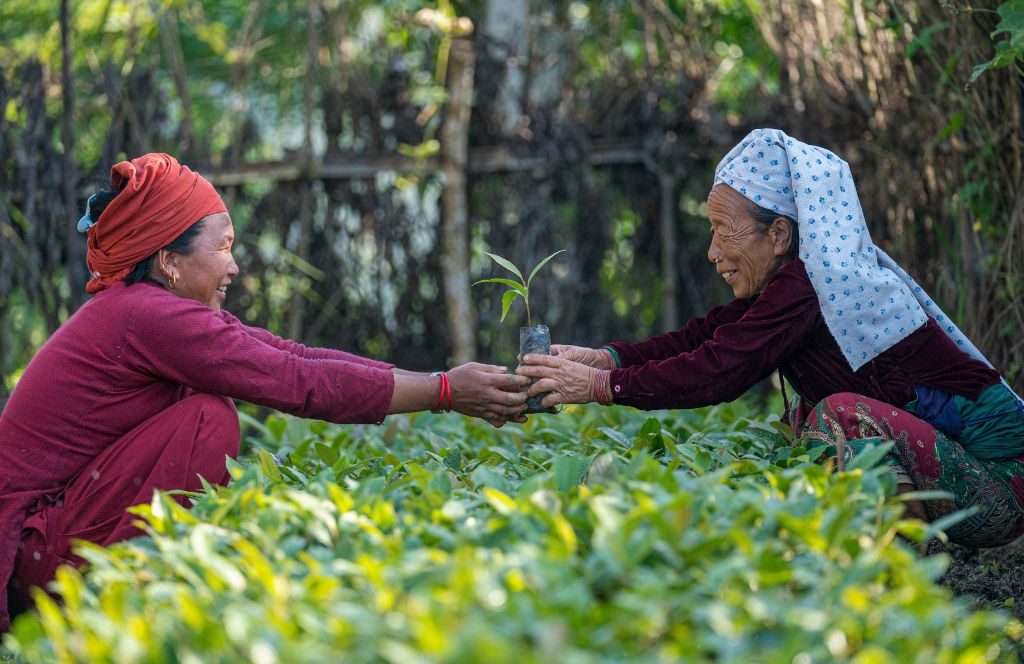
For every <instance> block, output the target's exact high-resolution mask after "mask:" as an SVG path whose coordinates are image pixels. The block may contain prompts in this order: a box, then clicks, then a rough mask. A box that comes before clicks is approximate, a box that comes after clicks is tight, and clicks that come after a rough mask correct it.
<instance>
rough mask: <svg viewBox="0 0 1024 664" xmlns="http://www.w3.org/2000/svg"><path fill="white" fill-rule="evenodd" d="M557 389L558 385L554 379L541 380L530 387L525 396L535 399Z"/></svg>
mask: <svg viewBox="0 0 1024 664" xmlns="http://www.w3.org/2000/svg"><path fill="white" fill-rule="evenodd" d="M557 389H558V383H557V381H555V379H554V378H541V379H540V380H538V381H537V382H536V383H534V384H533V385H531V386H530V389H529V390H527V392H526V394H528V395H530V396H531V397H535V396H537V395H538V394H544V393H545V392H554V391H555V390H557Z"/></svg>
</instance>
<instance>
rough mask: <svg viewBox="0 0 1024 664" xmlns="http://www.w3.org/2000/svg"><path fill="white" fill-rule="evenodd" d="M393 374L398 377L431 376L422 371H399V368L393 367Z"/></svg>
mask: <svg viewBox="0 0 1024 664" xmlns="http://www.w3.org/2000/svg"><path fill="white" fill-rule="evenodd" d="M391 373H393V374H395V375H396V376H429V375H430V374H428V373H423V372H422V371H408V370H407V369H399V368H398V367H391Z"/></svg>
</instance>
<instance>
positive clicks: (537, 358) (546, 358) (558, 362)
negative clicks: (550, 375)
mask: <svg viewBox="0 0 1024 664" xmlns="http://www.w3.org/2000/svg"><path fill="white" fill-rule="evenodd" d="M523 362H524V363H525V364H535V365H540V366H544V367H561V366H564V365H565V364H566V363H567V362H569V360H565V359H562V358H560V357H554V356H553V355H538V354H536V353H531V354H530V355H526V356H525V357H523Z"/></svg>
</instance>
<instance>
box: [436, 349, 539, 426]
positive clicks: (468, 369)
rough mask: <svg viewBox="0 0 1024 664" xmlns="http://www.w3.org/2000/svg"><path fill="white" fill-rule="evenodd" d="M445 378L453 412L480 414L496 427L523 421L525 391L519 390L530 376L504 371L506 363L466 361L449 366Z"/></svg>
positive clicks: (470, 414) (477, 415)
mask: <svg viewBox="0 0 1024 664" xmlns="http://www.w3.org/2000/svg"><path fill="white" fill-rule="evenodd" d="M448 382H449V384H450V385H451V389H452V410H454V411H455V412H457V413H462V414H463V415H469V416H470V417H479V418H480V419H482V420H486V421H487V422H488V423H490V424H491V425H492V426H495V427H500V426H502V425H503V424H505V422H516V423H520V424H521V423H523V422H525V421H526V417H525V416H524V415H523V411H524V410H526V392H520V390H521V389H523V388H524V387H526V386H527V385H529V384H530V379H528V378H526V377H524V376H517V375H516V374H510V373H506V369H505V367H499V366H494V365H491V364H480V363H478V362H467V363H466V364H463V365H461V366H457V367H455V368H454V369H449V370H448Z"/></svg>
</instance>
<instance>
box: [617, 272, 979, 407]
mask: <svg viewBox="0 0 1024 664" xmlns="http://www.w3.org/2000/svg"><path fill="white" fill-rule="evenodd" d="M864 334H871V331H870V330H869V329H865V332H864ZM608 345H609V346H611V347H612V348H614V349H615V351H616V352H617V353H618V355H619V360H620V361H621V363H622V368H619V369H613V370H612V372H611V390H612V398H613V400H614V401H615V403H619V404H625V405H629V406H635V407H637V408H643V409H646V410H653V409H658V408H696V407H698V406H707V405H711V404H716V403H721V402H723V401H731V400H733V399H736V398H738V397H739V396H740V395H742V394H743V393H744V392H746V391H747V390H748V389H750V388H751V387H752V386H753V385H754V384H755V383H757V382H758V381H760V380H762V379H764V378H766V377H767V376H768V375H770V374H771V373H772V372H773V371H775V370H776V369H781V370H782V373H783V375H784V376H785V377H786V379H787V380H788V381H789V382H790V383H791V384H792V385H793V387H794V388H795V389H796V391H797V392H799V393H800V395H801V396H802V397H803V398H804V399H806V400H807V401H808V402H809V403H810V404H811V405H813V404H816V403H818V402H819V401H821V400H822V399H824V398H825V397H827V396H829V395H831V394H836V393H839V392H855V393H857V394H862V395H864V396H867V397H871V398H872V399H877V400H879V401H884V402H886V403H890V404H893V405H896V406H904V405H906V404H907V403H909V402H910V401H911V400H913V399H914V396H915V393H914V386H915V385H922V386H926V387H934V388H938V389H941V390H945V391H947V392H951V393H953V394H960V395H963V396H966V397H968V398H970V399H976V398H977V397H978V395H979V394H980V393H981V391H982V390H983V389H984V388H986V387H988V386H990V385H994V384H995V383H998V382H999V374H998V373H997V372H996V371H994V370H992V369H990V368H989V367H987V366H985V364H984V363H982V362H979V361H978V360H975V359H973V358H971V357H970V356H968V355H967V354H966V353H964V352H963V351H961V350H960V349H958V348H957V347H956V345H955V344H954V343H953V341H951V340H950V339H949V337H947V336H946V334H945V333H944V332H943V331H942V330H941V329H940V328H939V326H938V324H937V323H936V322H935V321H934V320H932V319H929V320H928V323H927V324H926V325H924V326H922V327H921V328H919V329H917V330H915V331H914V332H913V333H911V334H910V336H908V337H907V338H905V339H903V340H902V341H900V342H899V343H898V344H896V345H895V346H893V347H892V348H890V349H889V350H887V351H885V352H884V353H882V354H881V355H879V356H878V357H877V358H875V359H874V360H872V361H871V362H869V363H868V364H866V365H864V366H863V367H861V368H860V369H859V370H857V371H852V370H851V369H850V365H849V364H848V363H847V361H846V360H845V359H844V358H843V355H842V353H841V352H840V350H839V345H838V344H837V343H836V340H835V338H833V336H832V333H831V332H830V331H829V329H828V327H827V326H826V324H825V319H824V318H823V317H822V315H821V307H820V306H819V304H818V297H817V294H816V293H815V292H814V288H813V287H812V286H811V282H810V280H809V279H808V278H807V272H806V270H805V269H804V264H803V262H802V261H800V260H799V259H796V260H793V261H790V262H789V263H787V264H786V265H784V266H783V267H782V268H781V269H780V270H779V271H778V272H776V273H775V274H774V275H773V276H772V277H771V278H770V279H769V280H768V283H767V284H766V285H765V288H764V291H762V292H761V293H760V294H759V295H757V296H755V297H753V298H750V299H744V300H733V301H732V302H730V303H729V304H726V305H725V306H721V307H716V308H714V309H712V310H711V311H709V312H708V314H707V315H706V316H704V317H703V318H694V319H693V320H691V321H689V322H688V323H687V324H686V326H685V327H683V328H682V329H681V330H678V331H675V332H669V333H667V334H662V335H660V336H657V337H652V338H651V339H648V340H646V341H641V342H640V343H636V344H626V343H618V342H616V343H611V344H608Z"/></svg>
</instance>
